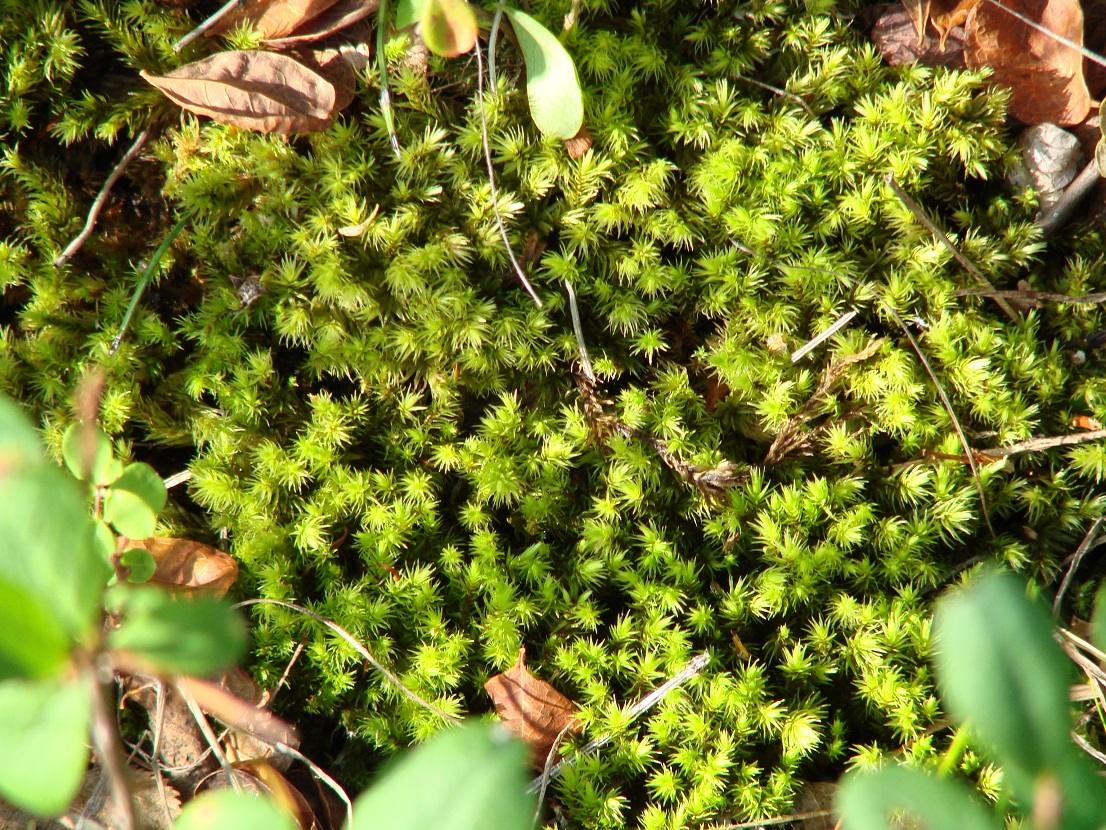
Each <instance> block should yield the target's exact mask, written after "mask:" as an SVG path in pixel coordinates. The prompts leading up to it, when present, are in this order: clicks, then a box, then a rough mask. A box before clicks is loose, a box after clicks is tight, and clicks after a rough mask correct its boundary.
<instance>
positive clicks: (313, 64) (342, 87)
mask: <svg viewBox="0 0 1106 830" xmlns="http://www.w3.org/2000/svg"><path fill="white" fill-rule="evenodd" d="M295 57H296V59H297V60H298V61H300V62H301V63H302V64H303V65H304V66H306V67H307V68H308V69H310V70H312V71H313V72H316V73H317V74H319V75H321V76H322V77H323V78H326V79H327V80H328V81H329V82H330V84H331V86H333V87H334V111H335V112H338V111H340V110H344V109H345V108H346V107H348V106H349V105H350V103H352V101H353V94H354V92H355V91H356V89H357V74H356V73H355V72H354V71H353V67H352V66H350V63H349V61H348V60H347V59H346V58H345V56H344V55H343V54H342V53H341V52H340V51H339V50H338V49H310V48H307V49H303V50H301V51H297V52H296V53H295Z"/></svg>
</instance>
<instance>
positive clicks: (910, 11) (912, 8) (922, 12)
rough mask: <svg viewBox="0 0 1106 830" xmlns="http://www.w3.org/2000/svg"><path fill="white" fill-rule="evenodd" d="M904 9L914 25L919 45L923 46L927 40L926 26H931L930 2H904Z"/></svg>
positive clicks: (923, 0) (913, 0) (928, 0)
mask: <svg viewBox="0 0 1106 830" xmlns="http://www.w3.org/2000/svg"><path fill="white" fill-rule="evenodd" d="M902 5H903V8H904V9H906V14H907V16H908V17H909V18H910V22H911V23H913V24H914V31H915V33H916V34H917V36H918V40H917V44H918V46H921V45H922V44H923V43H924V42H925V39H926V26H927V25H928V24H929V5H930V0H902Z"/></svg>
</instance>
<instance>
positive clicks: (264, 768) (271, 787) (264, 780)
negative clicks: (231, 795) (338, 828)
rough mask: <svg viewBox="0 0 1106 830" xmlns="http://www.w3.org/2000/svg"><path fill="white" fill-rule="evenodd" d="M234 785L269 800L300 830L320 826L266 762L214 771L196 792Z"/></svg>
mask: <svg viewBox="0 0 1106 830" xmlns="http://www.w3.org/2000/svg"><path fill="white" fill-rule="evenodd" d="M232 774H233V775H234V781H233V783H232V781H231V775H232ZM235 785H237V786H238V787H241V788H242V789H243V790H244V791H245V792H247V793H249V794H251V795H255V796H265V797H267V798H270V799H272V800H273V801H274V802H275V803H276V805H277V807H279V808H280V810H281V811H282V812H284V813H286V814H287V815H289V816H291V817H292V818H293V819H295V821H296V825H297V827H299V828H300V830H318V828H319V827H320V826H321V825H320V824H319V821H318V819H317V818H316V817H315V812H314V810H312V809H311V805H310V804H308V802H307V799H306V798H304V795H303V793H301V792H300V791H299V789H297V788H296V787H295V786H294V785H293V784H292V783H291V782H290V781H289V780H288V779H287V778H285V777H284V776H283V775H282V774H281V773H280V772H279V771H278V770H276V769H275V768H274V767H273V766H272V765H271V764H269V763H268V762H267V761H240V762H237V763H234V764H232V768H231V770H230V771H229V772H228V771H227V770H225V769H220V770H216V771H215V772H213V773H211V775H209V776H208V777H207V778H205V779H204V780H203V781H201V782H200V784H199V786H197V787H196V792H197V794H199V793H201V792H204V791H209V790H221V789H227V788H230V787H233V786H235Z"/></svg>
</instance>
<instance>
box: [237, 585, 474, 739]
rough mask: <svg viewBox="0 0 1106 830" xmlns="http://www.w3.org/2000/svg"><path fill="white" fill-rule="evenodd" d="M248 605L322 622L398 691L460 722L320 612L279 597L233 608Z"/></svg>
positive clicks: (241, 606)
mask: <svg viewBox="0 0 1106 830" xmlns="http://www.w3.org/2000/svg"><path fill="white" fill-rule="evenodd" d="M249 605H278V606H280V607H281V608H287V609H289V610H290V611H296V612H298V613H300V614H303V615H304V616H307V617H310V618H311V619H313V620H315V622H318V623H322V624H323V625H325V626H326V627H327V628H329V629H330V630H331V631H333V632H334V633H335V634H337V635H338V636H339V637H341V638H342V639H343V640H345V642H346V643H348V644H349V645H350V647H351V648H353V649H354V651H356V652H357V653H358V654H360V655H361V656H362V657H364V658H365V660H367V661H368V662H369V664H370V665H371V666H372V667H373V668H374V669H376V670H377V671H378V672H380V673H381V674H382V675H384V677H386V678H387V679H388V682H390V683H391V684H392V685H393V686H395V687H396V688H397V689H398V690H399V691H400V692H402V693H403V694H404V695H406V696H407V697H408V698H410V699H411V700H413V701H414V702H415V703H417V704H418V705H419V706H421V707H422V708H423V709H426V710H427V711H428V712H433V713H434V714H435V715H437V716H438V717H440V718H442V719H443V720H447V721H450V722H452V723H460V722H461V719H460V718H459V717H457V716H456V715H451V714H449V713H448V712H443V711H442V710H441V709H439V708H438V707H437V706H435V705H434V704H433V703H428V702H427V701H425V700H423V699H422V698H421V697H419V696H418V695H417V694H415V693H414V692H413V691H411V690H410V689H408V688H407V687H406V686H404V685H403V681H401V680H400V679H399V678H398V677H396V676H395V675H394V674H392V673H391V672H390V671H388V670H387V669H386V668H384V666H383V665H382V664H381V663H380V661H378V660H377V659H376V658H375V657H373V656H372V654H371V653H370V652H369V650H368V649H367V648H365V647H364V646H363V645H361V643H359V642H358V641H357V639H356V638H355V637H354V636H353V635H352V634H350V633H349V632H348V631H346V630H345V629H344V628H342V627H341V626H340V625H338V624H337V623H334V622H331V621H330V620H328V619H327V618H326V617H324V616H322V615H321V614H316V613H315V612H314V611H311V610H309V609H307V608H304V607H303V606H301V605H296V604H295V603H291V602H284V601H283V600H279V599H247V600H243V601H242V602H239V603H238V604H237V605H235V606H234V607H235V608H244V607H246V606H249Z"/></svg>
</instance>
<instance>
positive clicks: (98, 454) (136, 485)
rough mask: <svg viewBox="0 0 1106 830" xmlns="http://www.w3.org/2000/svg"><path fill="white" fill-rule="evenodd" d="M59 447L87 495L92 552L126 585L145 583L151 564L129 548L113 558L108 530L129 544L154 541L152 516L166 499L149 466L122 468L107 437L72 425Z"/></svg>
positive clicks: (113, 547)
mask: <svg viewBox="0 0 1106 830" xmlns="http://www.w3.org/2000/svg"><path fill="white" fill-rule="evenodd" d="M61 446H62V457H63V458H64V459H65V464H66V466H67V467H68V468H69V471H70V472H71V473H73V475H74V476H76V477H77V479H78V480H79V481H81V482H83V483H84V484H85V485H86V487H87V488H89V490H90V491H91V496H92V502H93V515H94V517H95V521H96V527H95V537H94V539H95V545H96V549H97V551H98V552H99V553H100V554H101V556H103V557H104V558H105V560H107V561H109V562H112V563H113V565H115V567H116V568H118V569H120V571H121V572H122V573H125V574H126V579H127V580H128V581H129V582H145V581H146V580H148V579H149V578H150V577H151V576H152V575H153V573H154V567H155V565H154V560H153V558H152V557H151V556H150V554H149V552H147V551H145V550H142V549H141V548H134V547H132V548H127V549H126V550H124V551H122V552H121V553H119V555H118V557H117V558H116V556H115V554H116V541H115V533H113V532H112V528H114V529H115V531H116V532H118V533H119V535H121V536H124V537H127V538H131V539H148V538H149V537H151V536H153V535H154V531H155V530H156V529H157V514H158V513H160V512H161V509H162V508H163V507H165V500H166V498H167V494H166V490H165V484H164V482H162V480H161V478H160V477H159V476H158V474H157V473H156V472H155V471H154V469H153V467H151V466H150V465H149V464H145V463H143V462H141V461H135V462H132V463H130V464H127V465H125V466H124V464H123V463H122V462H121V461H120V460H119V459H117V458H116V457H115V454H114V452H113V450H112V446H111V441H110V440H108V437H107V436H106V435H105V434H104V433H103V432H102V431H101V430H100V429H99V428H97V427H95V426H92V425H90V424H89V425H85V424H71V425H70V426H69V428H68V429H66V431H65V435H64V436H63V437H62V445H61Z"/></svg>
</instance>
